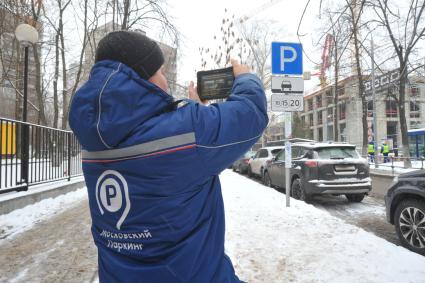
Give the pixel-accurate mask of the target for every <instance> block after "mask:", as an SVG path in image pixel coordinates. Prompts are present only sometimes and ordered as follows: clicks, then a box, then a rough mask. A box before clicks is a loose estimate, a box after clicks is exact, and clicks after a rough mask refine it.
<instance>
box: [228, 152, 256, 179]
mask: <svg viewBox="0 0 425 283" xmlns="http://www.w3.org/2000/svg"><path fill="white" fill-rule="evenodd" d="M255 153H256V152H255V151H248V152H246V153H245V154H244V155H243V156H242V157H241V158H239V159H238V160H236V161H235V162H234V163H233V165H232V169H233V171H235V172H239V173H241V174H245V173H247V172H248V164H249V160H250V159H251V158H252V157H254V156H255Z"/></svg>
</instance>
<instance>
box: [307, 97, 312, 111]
mask: <svg viewBox="0 0 425 283" xmlns="http://www.w3.org/2000/svg"><path fill="white" fill-rule="evenodd" d="M307 105H308V111H311V110H313V99H309V100H307Z"/></svg>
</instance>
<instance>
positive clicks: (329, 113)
mask: <svg viewBox="0 0 425 283" xmlns="http://www.w3.org/2000/svg"><path fill="white" fill-rule="evenodd" d="M326 118H327V122H328V123H329V122H332V121H333V119H334V110H333V109H328V117H326Z"/></svg>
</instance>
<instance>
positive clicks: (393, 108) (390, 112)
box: [385, 100, 397, 118]
mask: <svg viewBox="0 0 425 283" xmlns="http://www.w3.org/2000/svg"><path fill="white" fill-rule="evenodd" d="M385 114H386V115H387V117H388V118H391V117H397V104H396V102H395V101H394V100H387V101H385Z"/></svg>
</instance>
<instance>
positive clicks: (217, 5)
mask: <svg viewBox="0 0 425 283" xmlns="http://www.w3.org/2000/svg"><path fill="white" fill-rule="evenodd" d="M268 2H275V4H274V5H272V6H269V7H268V8H266V9H263V10H261V11H260V10H259V9H260V7H262V5H263V4H265V3H268ZM317 2H319V1H311V3H310V5H309V8H308V10H307V11H306V14H305V16H304V20H303V22H302V28H301V33H302V34H307V36H305V37H303V38H302V43H303V45H304V48H305V49H306V50H310V51H311V50H312V45H311V38H310V36H309V35H311V32H312V30H313V24H314V19H315V15H317V14H318V9H319V8H318V3H317ZM306 3H307V0H297V1H293V0H280V1H279V0H277V1H270V0H262V1H258V0H257V1H255V0H233V1H230V0H214V1H211V0H209V1H206V0H185V1H178V2H177V1H175V2H172V3H170V6H171V7H170V9H169V12H170V14H171V16H173V17H174V18H175V23H176V26H177V28H178V29H179V31H180V32H181V33H182V36H183V37H182V39H183V40H182V45H181V48H180V50H179V52H180V61H179V62H178V81H180V82H181V83H184V82H186V81H189V80H195V79H196V73H195V70H200V63H201V57H200V55H199V51H198V48H199V47H204V46H208V45H209V44H211V41H212V39H213V36H214V34H218V33H219V31H220V27H221V20H222V18H223V16H224V15H225V13H224V9H225V8H227V9H228V10H229V14H230V15H232V14H235V18H239V17H241V16H244V15H247V14H254V16H253V17H252V18H251V19H255V20H261V19H266V20H274V21H276V25H277V26H279V27H280V28H282V30H285V31H286V32H285V34H282V35H279V37H278V38H276V39H275V40H274V41H282V42H298V38H297V36H296V32H297V27H298V23H299V21H300V18H301V15H302V12H303V9H304V7H305V5H306ZM316 55H317V54H316ZM320 55H321V54H320V52H319V55H318V56H313V57H314V59H315V60H320ZM223 67H224V66H223ZM312 67H313V64H311V63H310V62H309V61H308V60H306V59H304V70H309V69H311V68H312Z"/></svg>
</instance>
